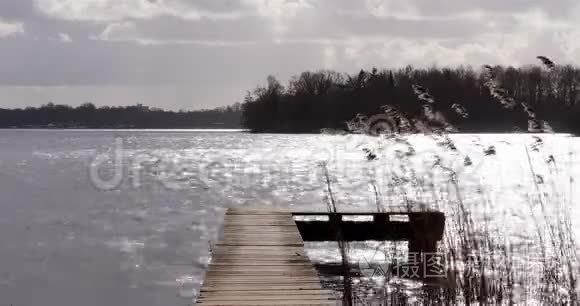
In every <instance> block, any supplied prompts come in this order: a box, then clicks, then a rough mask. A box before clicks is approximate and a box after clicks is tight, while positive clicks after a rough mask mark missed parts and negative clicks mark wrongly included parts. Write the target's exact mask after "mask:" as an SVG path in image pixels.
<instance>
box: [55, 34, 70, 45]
mask: <svg viewBox="0 0 580 306" xmlns="http://www.w3.org/2000/svg"><path fill="white" fill-rule="evenodd" d="M58 39H59V40H60V41H62V42H65V43H70V42H72V41H73V40H72V38H71V37H70V35H68V34H66V33H58Z"/></svg>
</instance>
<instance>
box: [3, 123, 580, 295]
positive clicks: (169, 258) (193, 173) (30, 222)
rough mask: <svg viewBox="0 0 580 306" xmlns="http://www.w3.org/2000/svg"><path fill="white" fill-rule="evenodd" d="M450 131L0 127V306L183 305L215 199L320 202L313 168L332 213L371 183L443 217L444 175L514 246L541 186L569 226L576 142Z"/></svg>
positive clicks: (197, 270) (212, 223)
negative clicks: (388, 133) (392, 135)
mask: <svg viewBox="0 0 580 306" xmlns="http://www.w3.org/2000/svg"><path fill="white" fill-rule="evenodd" d="M450 138H451V139H452V140H453V144H454V145H455V146H456V147H457V150H453V149H449V144H448V143H447V144H446V140H445V139H443V138H437V139H434V138H433V137H431V136H418V135H415V136H409V137H406V138H405V139H406V141H407V142H408V143H405V141H403V140H401V139H398V140H379V139H377V138H372V137H366V136H361V135H349V136H331V135H255V134H248V133H243V132H225V131H210V132H208V131H131V130H110V131H93V130H78V131H76V130H74V131H70V130H69V131H58V130H0V305H2V306H4V305H14V306H21V305H22V306H23V305H26V306H27V305H47V306H51V305H54V306H68V305H71V306H72V305H86V306H90V305H127V306H131V305H139V306H143V305H190V304H191V303H192V300H193V298H194V297H195V295H196V293H197V290H198V289H199V287H200V283H201V281H202V277H203V271H204V269H205V267H206V265H207V262H208V247H209V245H210V241H213V240H215V239H216V238H217V235H218V232H219V225H220V222H221V218H222V216H223V213H224V211H225V208H226V207H230V206H234V205H276V206H292V207H297V208H311V207H317V208H324V207H326V199H325V194H326V193H325V190H326V185H325V183H324V178H323V177H322V168H323V167H326V168H327V169H328V172H329V174H330V176H331V178H332V181H333V182H332V183H333V187H334V190H335V194H334V196H335V197H336V200H337V204H338V208H339V209H342V210H363V209H366V210H372V209H375V208H376V200H375V192H374V189H373V187H372V186H373V184H374V185H375V186H377V188H378V191H379V192H380V194H381V199H380V205H382V206H388V205H398V204H401V203H403V201H407V200H416V201H420V202H423V203H427V204H428V205H430V206H434V207H438V208H441V209H442V210H444V211H446V212H447V211H452V209H450V208H448V207H446V205H450V204H449V203H450V202H452V200H450V199H452V198H453V197H455V196H456V195H453V194H452V193H453V192H451V191H450V189H449V188H448V186H449V177H450V174H449V173H447V172H446V170H445V169H452V170H453V171H454V173H455V174H456V175H457V178H458V180H459V185H460V188H461V193H462V197H463V201H464V202H465V205H466V206H467V207H468V208H470V209H473V211H474V212H475V218H476V219H477V220H479V221H485V222H486V224H489V226H490V227H493V228H494V229H496V230H500V231H501V233H502V235H505V237H506V239H507V240H508V241H509V242H511V243H514V244H517V243H521V242H522V241H526V240H528V239H530V238H529V237H528V235H532V234H531V233H533V232H534V228H533V226H532V224H533V222H530V220H531V218H533V216H530V211H532V212H535V213H539V208H537V207H531V206H530V204H529V203H530V198H531V197H535V196H537V195H538V194H541V196H543V197H545V199H547V200H546V203H548V204H549V205H552V206H550V207H548V208H547V209H544V213H546V211H547V213H548V214H549V213H550V212H562V211H566V212H570V213H571V214H572V215H571V217H572V218H571V219H572V222H573V224H572V227H573V229H574V231H575V232H577V233H578V232H580V230H579V229H580V221H579V220H580V211H579V210H578V209H576V208H577V207H576V205H577V204H576V203H577V200H578V196H577V194H576V193H577V191H576V190H578V182H577V181H576V180H575V179H576V178H578V177H579V176H578V174H579V173H580V172H579V171H580V166H579V163H578V161H579V160H578V156H577V153H578V152H580V140H578V138H574V137H569V136H566V135H549V136H542V137H541V138H537V137H536V136H534V135H514V134H511V135H452V136H451V137H450ZM538 139H540V140H541V141H540V140H538ZM409 144H411V145H412V147H413V149H409V148H410V147H409ZM526 148H527V149H528V154H527V153H526ZM364 149H369V150H370V151H372V152H374V153H373V154H375V155H377V157H378V158H377V160H376V161H368V160H367V159H366V153H365V152H364V151H363V150H364ZM411 151H412V152H411ZM528 156H529V157H530V160H529V161H528ZM466 157H467V158H466ZM323 165H325V166H323ZM434 165H435V166H434ZM436 165H443V166H444V167H439V166H436ZM530 165H532V167H531V168H530ZM409 173H413V175H412V177H413V178H414V179H413V180H414V181H413V182H410V181H409V180H405V177H408V175H409ZM532 173H533V174H532ZM401 181H402V182H403V183H401ZM373 182H375V183H373ZM393 182H395V183H393ZM405 182H407V183H405ZM536 183H538V185H536ZM548 200H549V201H548ZM536 216H537V215H536ZM311 255H312V256H313V257H316V256H319V257H321V258H322V259H324V256H325V254H324V253H321V252H319V251H317V250H312V251H311Z"/></svg>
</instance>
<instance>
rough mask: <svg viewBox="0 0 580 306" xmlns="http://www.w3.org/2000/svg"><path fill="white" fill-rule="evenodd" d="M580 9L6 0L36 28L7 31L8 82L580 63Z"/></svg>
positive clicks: (255, 79)
mask: <svg viewBox="0 0 580 306" xmlns="http://www.w3.org/2000/svg"><path fill="white" fill-rule="evenodd" d="M578 15H580V2H578V1H577V0H554V1H545V0H511V1H505V0H487V1H479V0H445V1H433V0H407V1H400V0H360V1H352V0H18V1H16V0H14V1H0V20H3V21H4V22H0V36H2V37H6V36H10V35H19V34H22V33H24V32H26V35H23V36H22V37H20V38H18V39H0V48H1V49H2V50H3V54H6V55H7V56H10V57H11V58H13V59H14V60H11V61H0V71H3V74H0V86H2V85H11V86H64V88H65V89H63V90H62V91H50V92H51V94H54V95H64V91H70V90H72V89H71V88H74V87H78V86H85V88H88V87H90V86H119V87H123V86H144V87H148V88H149V87H151V88H156V87H155V86H168V84H175V83H179V84H182V85H183V86H184V88H187V87H188V86H190V87H191V91H192V92H196V93H199V92H203V97H204V99H208V101H210V102H211V101H214V102H215V103H218V102H219V103H220V104H224V103H228V102H231V101H226V100H227V99H226V98H224V97H226V96H227V97H229V98H230V100H233V99H234V98H235V97H238V96H239V97H241V96H243V91H244V89H251V88H252V87H253V86H255V85H256V84H258V83H260V82H262V81H263V79H264V77H265V76H266V75H268V74H274V75H276V76H278V77H279V78H280V79H282V80H285V79H288V78H289V77H290V76H292V75H295V74H298V73H300V72H302V71H303V70H316V69H321V68H325V69H334V70H338V71H345V72H357V71H359V70H360V69H361V68H367V69H368V68H371V67H372V66H377V67H395V68H396V67H401V66H405V65H408V64H412V65H414V66H429V65H432V64H437V65H439V66H454V65H462V64H463V65H473V66H479V65H481V64H484V63H489V64H512V65H519V64H529V63H536V60H535V56H536V55H538V54H544V55H547V56H550V57H551V58H554V60H556V61H557V62H558V63H576V64H580V43H579V42H580V30H578V29H580V22H579V21H577V18H576V16H578ZM59 33H60V34H59ZM73 38H74V43H63V42H70V41H71V40H72V39H73ZM23 67H25V68H23ZM55 71H58V73H54V72H55ZM214 84H217V85H215V88H218V89H216V92H219V93H220V94H219V95H218V93H214V92H212V91H210V90H209V88H210V87H211V86H213V85H214ZM87 86H88V87H87ZM211 88H212V90H213V87H211ZM233 88H236V90H235V92H234V90H233ZM87 90H88V89H87ZM222 91H223V92H222ZM22 92H24V90H22V91H18V94H21V93H22ZM93 92H97V90H94V91H93ZM123 92H124V91H121V90H120V91H119V93H120V95H124V94H122V93H123ZM127 95H128V94H127ZM184 97H185V96H184V95H183V96H182V97H181V98H179V97H175V98H168V99H170V100H172V101H173V100H179V99H182V98H184ZM71 99H72V98H71ZM55 100H56V99H55Z"/></svg>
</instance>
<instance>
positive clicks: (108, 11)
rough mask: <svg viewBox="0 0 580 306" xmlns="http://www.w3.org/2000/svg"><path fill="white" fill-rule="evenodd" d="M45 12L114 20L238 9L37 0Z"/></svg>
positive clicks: (175, 0)
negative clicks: (214, 9)
mask: <svg viewBox="0 0 580 306" xmlns="http://www.w3.org/2000/svg"><path fill="white" fill-rule="evenodd" d="M35 6H36V8H37V9H38V10H39V11H40V12H41V13H43V14H45V15H48V16H51V17H53V18H58V19H63V20H78V21H96V22H111V21H122V20H127V19H152V18H155V17H160V16H172V17H178V18H184V19H193V20H199V19H201V18H212V19H214V18H215V19H228V18H236V17H238V16H239V15H240V13H239V12H236V11H233V12H211V11H208V10H204V9H199V8H197V7H195V6H194V5H192V3H189V2H188V1H184V0H156V1H153V0H35Z"/></svg>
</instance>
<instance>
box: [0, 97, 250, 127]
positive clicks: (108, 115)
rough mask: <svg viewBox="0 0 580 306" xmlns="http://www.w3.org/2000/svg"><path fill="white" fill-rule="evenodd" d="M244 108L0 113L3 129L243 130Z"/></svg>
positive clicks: (49, 108)
mask: <svg viewBox="0 0 580 306" xmlns="http://www.w3.org/2000/svg"><path fill="white" fill-rule="evenodd" d="M240 119H241V104H240V103H236V104H234V105H232V106H227V107H220V108H216V109H211V110H199V111H178V112H174V111H165V110H162V109H159V108H153V107H148V106H144V105H142V104H137V105H133V106H126V107H109V106H103V107H96V106H95V105H94V104H92V103H84V104H82V105H80V106H78V107H75V108H73V107H71V106H68V105H56V104H54V103H48V104H45V105H43V106H41V107H38V108H34V107H27V108H25V109H1V108H0V128H11V127H17V128H32V127H37V128H47V127H53V128H137V129H141V128H150V129H156V128H240V127H241V122H240Z"/></svg>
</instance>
